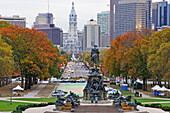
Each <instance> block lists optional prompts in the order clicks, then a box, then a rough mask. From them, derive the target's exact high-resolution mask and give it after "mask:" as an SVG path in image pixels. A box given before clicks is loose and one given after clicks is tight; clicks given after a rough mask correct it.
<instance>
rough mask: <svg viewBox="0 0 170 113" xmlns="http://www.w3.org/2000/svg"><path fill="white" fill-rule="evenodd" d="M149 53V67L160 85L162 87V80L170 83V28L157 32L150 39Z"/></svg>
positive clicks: (169, 85)
mask: <svg viewBox="0 0 170 113" xmlns="http://www.w3.org/2000/svg"><path fill="white" fill-rule="evenodd" d="M148 52H149V55H148V60H147V61H148V65H147V66H148V69H149V70H150V71H151V72H152V73H153V74H154V75H156V77H157V78H158V84H159V85H161V79H162V78H164V80H165V81H170V28H167V29H164V30H162V31H159V32H155V33H154V34H153V35H152V36H151V37H150V38H149V47H148ZM165 83H166V82H165ZM165 85H166V84H165ZM168 87H169V88H170V84H168Z"/></svg>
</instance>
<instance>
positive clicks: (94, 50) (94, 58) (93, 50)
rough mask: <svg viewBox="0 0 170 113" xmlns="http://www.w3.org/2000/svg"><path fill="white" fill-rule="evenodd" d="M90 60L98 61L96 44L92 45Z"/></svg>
mask: <svg viewBox="0 0 170 113" xmlns="http://www.w3.org/2000/svg"><path fill="white" fill-rule="evenodd" d="M91 61H93V63H95V64H97V63H98V62H99V50H98V49H97V45H94V48H93V49H92V51H91Z"/></svg>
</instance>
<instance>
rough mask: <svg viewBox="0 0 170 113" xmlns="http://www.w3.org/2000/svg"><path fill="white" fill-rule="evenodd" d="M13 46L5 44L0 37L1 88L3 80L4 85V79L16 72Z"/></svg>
mask: <svg viewBox="0 0 170 113" xmlns="http://www.w3.org/2000/svg"><path fill="white" fill-rule="evenodd" d="M11 49H12V48H11V46H10V45H8V44H7V43H5V42H4V41H3V40H2V38H1V37H0V65H1V66H0V87H1V80H2V83H4V82H3V81H4V77H5V76H7V75H9V74H11V73H12V72H13V71H14V65H13V63H12V61H13V57H12V50H11ZM1 77H2V79H1Z"/></svg>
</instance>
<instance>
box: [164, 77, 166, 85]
mask: <svg viewBox="0 0 170 113" xmlns="http://www.w3.org/2000/svg"><path fill="white" fill-rule="evenodd" d="M164 85H165V87H166V78H164Z"/></svg>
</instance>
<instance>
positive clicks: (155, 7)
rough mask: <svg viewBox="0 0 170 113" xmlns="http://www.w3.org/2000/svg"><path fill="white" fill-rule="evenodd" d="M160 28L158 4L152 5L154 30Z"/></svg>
mask: <svg viewBox="0 0 170 113" xmlns="http://www.w3.org/2000/svg"><path fill="white" fill-rule="evenodd" d="M157 26H158V3H152V29H155V30H157Z"/></svg>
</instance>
